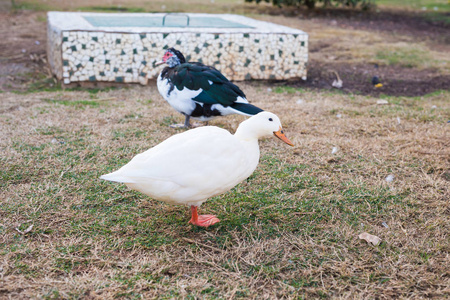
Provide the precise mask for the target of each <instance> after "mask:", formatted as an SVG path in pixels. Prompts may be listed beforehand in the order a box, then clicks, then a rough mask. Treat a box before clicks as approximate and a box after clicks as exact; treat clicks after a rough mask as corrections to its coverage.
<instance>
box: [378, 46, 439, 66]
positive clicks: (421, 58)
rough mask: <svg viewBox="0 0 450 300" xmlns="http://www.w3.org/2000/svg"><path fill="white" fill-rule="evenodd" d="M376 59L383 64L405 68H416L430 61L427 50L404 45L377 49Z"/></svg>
mask: <svg viewBox="0 0 450 300" xmlns="http://www.w3.org/2000/svg"><path fill="white" fill-rule="evenodd" d="M376 59H377V60H378V61H379V62H380V63H383V64H387V65H398V66H401V67H406V68H417V67H419V66H422V65H424V64H427V63H430V62H431V61H432V59H431V57H430V56H429V55H428V53H427V52H425V51H423V50H419V49H416V48H406V47H402V48H397V49H386V50H383V51H378V52H377V54H376Z"/></svg>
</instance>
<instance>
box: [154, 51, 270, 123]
mask: <svg viewBox="0 0 450 300" xmlns="http://www.w3.org/2000/svg"><path fill="white" fill-rule="evenodd" d="M162 64H167V66H166V67H165V68H164V69H163V70H162V72H161V74H159V76H158V80H157V85H158V91H159V93H160V94H161V95H162V96H163V98H164V99H165V100H166V101H167V102H169V104H170V105H171V106H172V107H173V108H174V109H175V110H176V111H178V112H180V113H182V114H183V115H184V116H185V122H184V124H175V125H172V126H171V127H189V126H190V123H189V120H190V118H193V119H196V120H200V121H209V120H211V119H213V118H215V117H218V116H226V115H230V114H240V115H245V116H253V115H256V114H257V113H259V112H262V111H263V110H262V109H260V108H259V107H256V106H254V105H252V104H250V103H248V101H247V99H246V97H245V94H244V92H242V90H241V89H240V88H239V87H238V86H237V85H235V84H233V83H232V82H230V81H229V80H228V79H227V78H226V77H225V76H224V75H223V74H222V73H220V72H219V71H218V70H217V69H215V68H214V67H211V66H206V65H204V64H202V63H199V62H186V59H185V58H184V56H183V54H182V53H181V52H180V51H178V50H176V49H174V48H169V49H168V50H167V51H166V52H165V54H164V56H163V59H162V61H160V62H157V63H156V64H155V66H156V65H162Z"/></svg>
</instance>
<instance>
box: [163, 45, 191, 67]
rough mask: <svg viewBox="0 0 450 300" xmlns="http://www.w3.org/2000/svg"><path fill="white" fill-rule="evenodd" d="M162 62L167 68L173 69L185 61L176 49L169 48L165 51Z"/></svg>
mask: <svg viewBox="0 0 450 300" xmlns="http://www.w3.org/2000/svg"><path fill="white" fill-rule="evenodd" d="M163 62H165V63H166V64H167V65H168V66H169V68H173V67H175V66H178V65H180V64H184V63H185V62H186V59H185V58H184V56H183V54H181V52H180V51H178V50H177V49H175V48H169V49H167V51H166V53H164V56H163Z"/></svg>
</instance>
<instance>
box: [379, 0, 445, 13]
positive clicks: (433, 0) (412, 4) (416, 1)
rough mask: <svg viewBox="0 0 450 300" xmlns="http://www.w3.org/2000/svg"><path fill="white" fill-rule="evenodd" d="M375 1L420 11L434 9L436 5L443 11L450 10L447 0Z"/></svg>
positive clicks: (383, 4) (380, 3)
mask: <svg viewBox="0 0 450 300" xmlns="http://www.w3.org/2000/svg"><path fill="white" fill-rule="evenodd" d="M375 3H376V4H377V5H382V6H385V7H393V8H406V9H414V10H418V11H424V9H426V10H434V9H435V7H436V8H437V9H438V11H441V12H447V11H450V5H448V2H447V1H446V0H408V1H404V0H376V2H375Z"/></svg>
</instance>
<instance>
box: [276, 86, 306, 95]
mask: <svg viewBox="0 0 450 300" xmlns="http://www.w3.org/2000/svg"><path fill="white" fill-rule="evenodd" d="M273 92H274V93H277V94H282V93H288V94H295V93H297V92H303V89H301V88H294V87H291V86H277V87H275V88H274V89H273Z"/></svg>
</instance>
